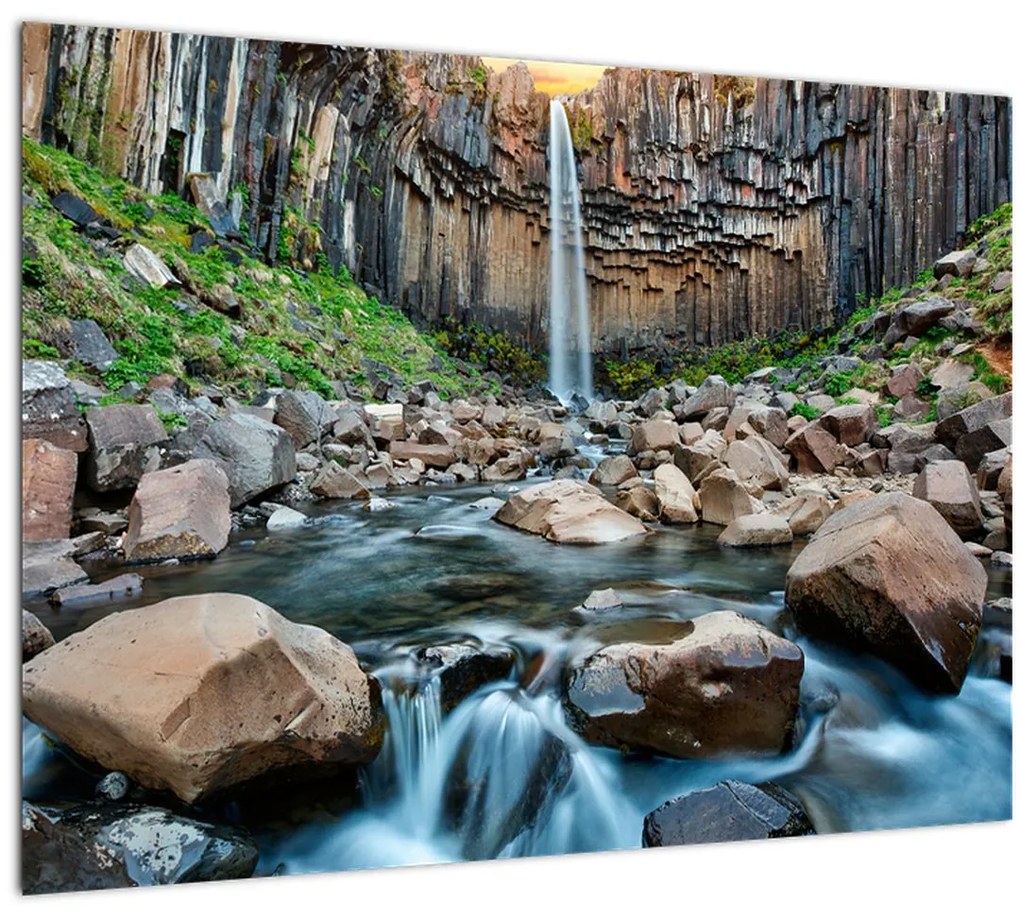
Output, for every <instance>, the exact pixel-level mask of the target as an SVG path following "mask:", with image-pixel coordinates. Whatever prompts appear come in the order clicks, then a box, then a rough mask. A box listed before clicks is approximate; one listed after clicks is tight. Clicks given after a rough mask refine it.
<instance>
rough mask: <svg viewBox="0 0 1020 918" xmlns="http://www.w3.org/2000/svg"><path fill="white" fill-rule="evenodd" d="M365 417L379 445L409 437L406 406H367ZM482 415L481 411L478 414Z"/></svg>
mask: <svg viewBox="0 0 1020 918" xmlns="http://www.w3.org/2000/svg"><path fill="white" fill-rule="evenodd" d="M364 410H365V416H366V417H367V418H368V428H369V431H370V432H371V434H372V437H373V438H374V439H375V440H376V441H378V442H379V443H389V442H391V441H392V440H403V439H404V438H405V437H406V436H407V428H406V427H405V426H404V406H403V405H400V404H368V405H365V408H364ZM478 414H479V415H481V410H479V412H478Z"/></svg>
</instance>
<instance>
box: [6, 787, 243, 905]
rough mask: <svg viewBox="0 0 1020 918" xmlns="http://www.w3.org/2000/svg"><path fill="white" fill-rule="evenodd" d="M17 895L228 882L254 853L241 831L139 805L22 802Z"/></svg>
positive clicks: (240, 874)
mask: <svg viewBox="0 0 1020 918" xmlns="http://www.w3.org/2000/svg"><path fill="white" fill-rule="evenodd" d="M21 839H22V865H21V867H22V873H21V877H22V890H23V891H24V892H25V893H28V894H32V893H52V892H74V891H78V890H85V889H114V888H116V887H123V886H163V885H167V884H171V883H193V882H196V881H201V880H233V879H241V878H243V877H250V876H251V875H252V874H253V873H254V872H255V865H256V864H257V863H258V858H259V852H258V848H257V847H256V846H255V843H254V842H253V841H252V840H251V838H250V837H249V836H248V833H247V832H245V831H244V830H243V829H239V828H234V827H230V828H227V827H225V826H214V825H209V824H207V823H203V822H197V821H196V820H194V819H188V818H186V817H184V816H178V815H177V814H176V813H172V812H170V810H164V809H160V808H158V807H150V806H139V805H137V804H123V803H117V804H109V803H102V804H95V803H86V804H77V805H71V806H36V805H35V804H32V803H28V802H23V803H22V804H21Z"/></svg>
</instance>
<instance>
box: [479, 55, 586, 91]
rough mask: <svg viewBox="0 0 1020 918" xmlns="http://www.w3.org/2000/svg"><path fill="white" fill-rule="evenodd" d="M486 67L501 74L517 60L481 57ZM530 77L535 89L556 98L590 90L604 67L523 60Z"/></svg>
mask: <svg viewBox="0 0 1020 918" xmlns="http://www.w3.org/2000/svg"><path fill="white" fill-rule="evenodd" d="M482 60H483V61H484V62H485V65H486V66H487V67H491V68H492V69H493V70H495V71H496V73H502V72H503V71H504V70H506V68H507V67H509V66H510V65H511V64H514V63H516V62H517V60H518V58H513V57H483V58H482ZM524 63H525V64H527V65H528V70H530V71H531V76H532V77H533V78H534V80H535V87H536V88H537V89H538V90H539V91H540V92H545V93H548V94H549V95H550V96H558V95H561V94H563V93H575V92H581V91H582V90H584V89H590V88H591V87H592V86H594V85H595V84H596V83H597V82H598V81H599V77H600V76H602V73H603V71H604V70H606V68H605V67H602V66H598V65H595V64H560V63H556V62H555V61H529V60H525V61H524Z"/></svg>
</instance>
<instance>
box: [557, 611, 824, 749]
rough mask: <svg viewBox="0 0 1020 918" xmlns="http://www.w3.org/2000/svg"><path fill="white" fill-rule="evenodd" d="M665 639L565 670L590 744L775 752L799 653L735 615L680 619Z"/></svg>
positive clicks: (794, 699)
mask: <svg viewBox="0 0 1020 918" xmlns="http://www.w3.org/2000/svg"><path fill="white" fill-rule="evenodd" d="M678 632H679V633H678V636H677V637H676V639H675V640H673V641H672V642H671V643H662V644H638V643H627V644H613V645H610V646H608V647H603V648H602V649H601V650H599V651H597V652H596V653H595V654H593V655H592V656H590V657H588V658H587V659H586V660H585V661H584V662H583V663H581V664H580V665H578V666H575V667H573V669H572V670H571V671H570V673H569V674H568V678H567V690H566V698H565V705H566V709H567V713H568V716H569V719H570V722H571V725H572V726H573V727H574V729H575V730H576V731H577V732H578V733H579V734H580V735H581V736H583V737H584V738H585V739H586V740H588V742H591V743H597V744H599V745H605V746H614V747H617V748H623V749H628V750H633V751H645V752H652V753H660V754H663V755H670V756H676V757H679V758H710V757H714V756H720V755H729V754H734V753H746V752H759V753H776V752H780V751H781V750H782V749H783V748H784V747H785V746H786V745H787V743H788V741H789V738H790V736H791V731H792V730H793V726H794V721H795V719H796V716H797V705H798V703H799V699H800V678H801V675H802V673H803V671H804V655H803V654H802V653H801V651H800V648H799V647H797V645H796V644H793V643H791V642H790V641H787V640H785V639H784V638H781V637H778V636H777V635H775V634H773V633H772V632H771V631H769V630H768V629H767V628H765V627H764V626H763V625H761V624H759V623H758V622H755V621H752V620H751V619H748V618H744V617H743V616H741V615H738V614H737V613H736V612H731V611H723V612H712V613H710V614H708V615H702V616H699V617H698V618H696V619H694V620H693V621H692V622H681V623H678Z"/></svg>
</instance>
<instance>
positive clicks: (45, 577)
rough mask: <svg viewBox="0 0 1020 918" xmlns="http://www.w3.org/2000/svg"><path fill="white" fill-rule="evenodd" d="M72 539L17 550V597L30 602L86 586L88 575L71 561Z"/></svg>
mask: <svg viewBox="0 0 1020 918" xmlns="http://www.w3.org/2000/svg"><path fill="white" fill-rule="evenodd" d="M75 553H76V548H75V543H74V540H73V539H50V540H47V541H45V542H25V543H24V544H23V545H22V550H21V596H22V598H23V599H34V598H36V597H39V596H45V595H48V594H50V593H52V592H53V591H54V590H59V589H60V588H61V587H65V586H71V585H72V584H76V583H86V582H88V579H89V578H88V575H87V574H86V573H85V571H84V570H82V569H81V567H80V566H79V565H78V564H77V563H75V561H74V560H73V558H74V555H75Z"/></svg>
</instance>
